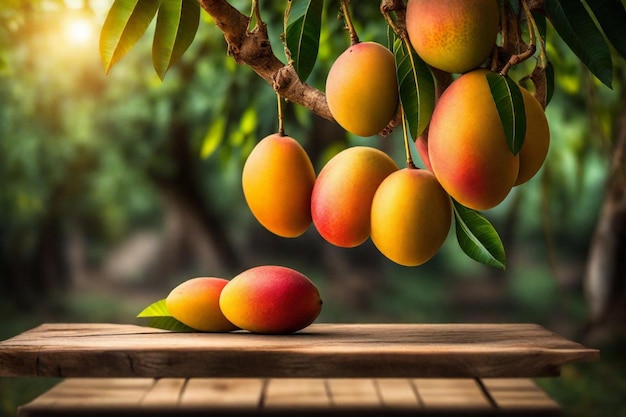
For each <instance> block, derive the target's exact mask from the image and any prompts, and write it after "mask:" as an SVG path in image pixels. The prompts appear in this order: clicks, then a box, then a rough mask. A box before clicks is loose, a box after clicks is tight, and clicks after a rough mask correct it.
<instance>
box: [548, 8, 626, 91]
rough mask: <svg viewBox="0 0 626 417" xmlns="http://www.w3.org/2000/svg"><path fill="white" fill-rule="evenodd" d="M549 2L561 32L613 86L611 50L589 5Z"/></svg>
mask: <svg viewBox="0 0 626 417" xmlns="http://www.w3.org/2000/svg"><path fill="white" fill-rule="evenodd" d="M592 1H596V0H592ZM545 5H546V9H547V10H548V15H549V18H550V20H551V21H552V24H553V25H554V28H555V29H556V31H557V33H558V34H559V36H561V38H563V40H564V41H565V43H567V45H568V46H569V47H570V49H571V50H572V51H573V52H574V53H575V54H576V56H578V58H579V59H580V60H581V61H582V62H583V64H585V65H586V66H587V68H589V70H590V71H591V72H592V73H593V75H595V76H596V77H597V78H598V79H599V80H600V81H602V83H603V84H605V85H606V86H607V87H609V88H611V83H612V81H613V61H612V60H611V52H610V51H609V47H608V45H607V43H606V41H605V40H604V36H602V33H601V32H600V30H599V29H598V28H597V26H596V24H595V23H594V21H593V19H592V18H591V16H590V15H589V13H588V12H587V9H586V8H585V6H584V5H583V4H582V3H581V1H580V0H546V2H545ZM622 29H623V28H622Z"/></svg>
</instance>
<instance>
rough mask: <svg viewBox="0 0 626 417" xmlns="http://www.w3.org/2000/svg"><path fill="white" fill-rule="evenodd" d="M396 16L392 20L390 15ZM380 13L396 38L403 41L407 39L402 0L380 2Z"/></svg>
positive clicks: (404, 9)
mask: <svg viewBox="0 0 626 417" xmlns="http://www.w3.org/2000/svg"><path fill="white" fill-rule="evenodd" d="M392 12H393V13H395V14H396V20H393V18H392V16H391V13H392ZM380 13H381V14H382V15H383V16H384V17H385V20H386V21H387V24H388V25H389V26H390V27H391V29H393V31H394V33H395V34H396V36H398V37H399V38H400V39H402V40H404V39H407V38H408V35H407V32H406V6H405V5H404V1H402V0H382V1H381V2H380Z"/></svg>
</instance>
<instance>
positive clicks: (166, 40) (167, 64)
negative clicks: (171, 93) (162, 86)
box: [152, 0, 200, 80]
mask: <svg viewBox="0 0 626 417" xmlns="http://www.w3.org/2000/svg"><path fill="white" fill-rule="evenodd" d="M199 23H200V6H199V4H198V2H197V1H189V0H165V1H162V3H161V7H160V8H159V15H158V16H157V23H156V31H155V32H154V42H153V43H152V64H153V65H154V69H155V70H156V72H157V74H158V75H159V78H161V80H163V78H164V77H165V74H166V73H167V70H169V69H170V68H171V66H172V65H174V64H175V63H176V62H178V60H179V59H180V57H181V56H183V54H184V53H185V51H186V50H187V48H189V45H191V42H193V39H194V38H195V36H196V32H197V31H198V25H199Z"/></svg>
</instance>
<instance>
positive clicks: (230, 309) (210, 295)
mask: <svg viewBox="0 0 626 417" xmlns="http://www.w3.org/2000/svg"><path fill="white" fill-rule="evenodd" d="M165 303H166V307H167V311H168V312H169V314H171V316H172V317H174V318H175V319H176V320H178V321H179V322H181V323H183V324H185V325H187V326H189V327H191V328H192V329H194V330H198V331H203V332H230V331H233V330H237V329H243V330H248V331H250V332H252V333H262V334H285V333H293V332H296V331H298V330H300V329H303V328H305V327H307V326H308V325H309V324H311V323H313V321H315V319H316V318H317V316H318V315H319V313H320V311H321V309H322V300H321V298H320V294H319V291H318V289H317V287H316V286H315V284H314V283H313V282H312V281H311V280H310V279H309V278H307V277H306V276H305V275H303V274H302V273H300V272H298V271H296V270H293V269H290V268H286V267H283V266H276V265H264V266H257V267H254V268H250V269H248V270H246V271H244V272H242V273H240V274H239V275H237V276H236V277H234V278H233V279H231V280H230V281H229V280H226V279H223V278H216V277H198V278H192V279H189V280H187V281H184V282H183V283H181V284H180V285H178V286H177V287H176V288H174V289H173V290H172V291H171V292H170V293H169V295H168V296H167V298H166V299H165Z"/></svg>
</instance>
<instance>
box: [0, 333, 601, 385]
mask: <svg viewBox="0 0 626 417" xmlns="http://www.w3.org/2000/svg"><path fill="white" fill-rule="evenodd" d="M598 356H599V354H598V351H597V350H595V349H589V348H587V347H585V346H582V345H580V344H578V343H575V342H572V341H569V340H567V339H565V338H563V337H561V336H559V335H556V334H554V333H552V332H550V331H548V330H546V329H544V328H543V327H541V326H538V325H533V324H344V325H341V324H314V325H312V326H309V327H308V328H306V329H305V330H303V331H301V332H299V333H296V334H292V335H282V336H271V335H257V334H250V333H247V332H243V331H240V332H234V333H228V334H210V333H174V332H167V331H162V330H158V329H152V328H147V327H141V326H133V325H111V324H76V325H72V324H45V325H41V326H39V327H37V328H35V329H32V330H30V331H27V332H24V333H22V334H21V335H18V336H16V337H13V338H11V339H8V340H5V341H3V342H1V343H0V376H38V375H39V376H60V377H94V376H97V377H157V378H158V377H215V376H219V377H309V378H311V377H315V378H318V377H411V378H413V377H417V378H421V377H481V378H482V377H540V376H555V375H558V374H559V372H560V367H561V365H563V364H566V363H571V362H577V361H588V360H596V359H597V358H598ZM268 364H271V366H268Z"/></svg>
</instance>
